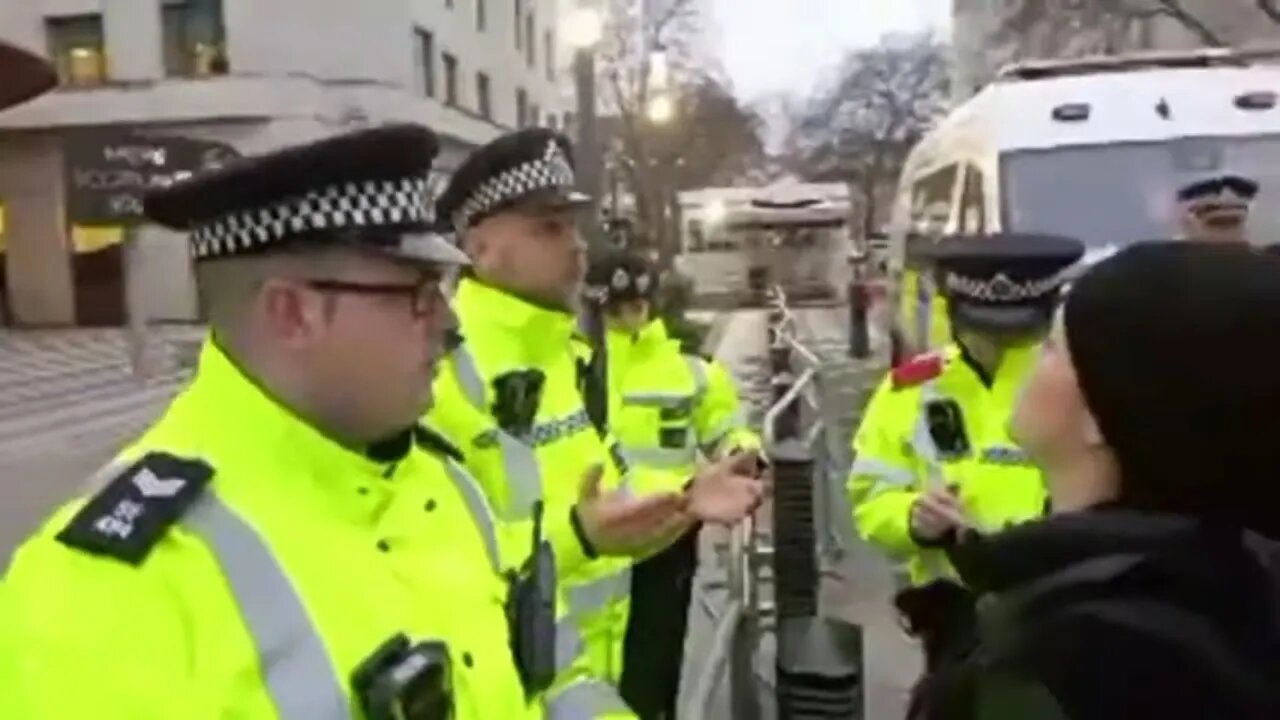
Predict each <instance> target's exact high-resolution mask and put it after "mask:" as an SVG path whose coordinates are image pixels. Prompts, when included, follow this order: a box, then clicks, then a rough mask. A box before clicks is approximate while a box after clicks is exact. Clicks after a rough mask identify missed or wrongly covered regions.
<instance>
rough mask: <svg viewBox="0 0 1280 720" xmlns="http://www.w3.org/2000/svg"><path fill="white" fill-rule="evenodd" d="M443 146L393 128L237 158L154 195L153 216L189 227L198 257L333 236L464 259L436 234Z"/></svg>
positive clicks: (412, 128)
mask: <svg viewBox="0 0 1280 720" xmlns="http://www.w3.org/2000/svg"><path fill="white" fill-rule="evenodd" d="M438 150H439V143H438V141H437V139H436V136H435V133H433V132H431V131H430V130H428V129H427V128H425V127H422V126H419V125H386V126H383V127H378V128H372V129H367V130H359V131H356V132H352V133H348V134H344V135H337V136H334V137H331V138H327V139H324V140H320V141H318V142H313V143H310V144H307V145H299V146H294V147H289V148H285V149H283V150H279V151H276V152H272V153H268V154H265V155H258V156H251V157H245V158H240V159H237V160H234V161H232V162H229V163H227V164H226V165H224V166H222V167H220V168H217V169H215V170H212V171H210V172H207V173H200V174H198V175H196V176H194V177H191V178H188V179H185V180H182V181H179V182H176V183H174V184H172V185H170V186H169V187H167V188H163V189H161V190H156V191H154V192H151V193H148V195H147V196H146V198H145V199H144V205H143V207H144V211H145V214H146V217H147V218H149V219H151V220H153V221H155V222H158V223H160V224H162V225H165V226H168V227H171V228H174V229H179V230H186V231H189V232H190V233H191V242H192V245H193V246H194V249H195V256H196V258H197V259H210V258H219V257H229V256H237V255H246V254H250V253H254V252H261V251H263V250H269V249H272V248H278V247H282V246H283V245H285V244H286V243H292V242H332V241H333V240H334V239H335V236H340V237H341V238H342V239H343V241H347V242H350V243H351V244H352V245H353V246H356V247H367V248H369V249H375V250H379V251H383V252H387V253H389V254H392V255H395V256H398V257H404V258H407V259H410V260H419V261H424V262H433V263H444V264H465V263H466V262H467V259H466V256H465V255H464V254H463V253H462V251H460V250H458V249H457V248H456V247H454V246H453V244H452V243H450V242H449V241H447V240H446V239H444V238H443V237H441V236H440V235H439V234H437V233H436V232H434V230H433V227H434V218H433V217H432V198H431V197H430V193H429V190H428V179H427V174H428V173H429V172H430V170H431V163H432V162H433V161H434V160H435V157H436V153H437V152H438Z"/></svg>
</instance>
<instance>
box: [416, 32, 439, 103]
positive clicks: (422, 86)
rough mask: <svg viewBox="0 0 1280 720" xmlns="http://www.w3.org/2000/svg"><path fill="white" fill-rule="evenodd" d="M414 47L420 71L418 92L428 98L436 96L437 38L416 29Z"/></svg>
mask: <svg viewBox="0 0 1280 720" xmlns="http://www.w3.org/2000/svg"><path fill="white" fill-rule="evenodd" d="M413 45H414V48H413V50H414V55H415V56H416V57H415V62H414V64H415V66H416V68H417V71H418V90H419V91H420V92H421V93H422V94H423V95H426V96H427V97H435V96H436V38H435V36H434V35H432V34H431V32H430V31H429V30H423V29H422V28H414V30H413Z"/></svg>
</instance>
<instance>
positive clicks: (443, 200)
mask: <svg viewBox="0 0 1280 720" xmlns="http://www.w3.org/2000/svg"><path fill="white" fill-rule="evenodd" d="M576 184H577V178H576V176H575V174H574V167H573V150H572V146H571V145H570V143H569V140H568V138H566V137H565V136H564V135H561V134H560V133H558V132H556V131H554V130H548V129H546V128H528V129H526V130H518V131H516V132H513V133H508V134H506V135H503V136H501V137H499V138H498V139H496V140H494V141H493V142H491V143H489V144H488V145H485V146H483V147H481V148H479V149H477V150H476V151H475V152H473V153H471V155H470V156H469V157H468V158H467V159H466V161H465V162H463V163H462V167H460V168H458V171H457V172H455V173H454V174H453V177H452V178H450V180H449V185H448V187H446V188H445V191H444V193H443V194H442V195H441V196H440V200H439V202H438V203H437V204H436V214H437V215H439V217H440V221H441V222H442V223H443V224H445V225H446V226H448V227H449V228H451V229H452V230H453V231H455V232H459V233H461V232H466V229H467V228H469V227H471V226H472V225H475V224H476V223H478V222H480V221H481V220H483V219H485V218H486V217H488V216H490V215H493V214H494V213H498V212H501V211H503V210H506V209H508V208H512V207H515V206H526V205H535V204H537V205H541V206H546V207H551V208H569V207H578V206H582V205H586V204H587V203H589V202H590V200H591V198H590V197H589V196H587V195H585V194H583V193H581V192H578V190H577V189H575V186H576Z"/></svg>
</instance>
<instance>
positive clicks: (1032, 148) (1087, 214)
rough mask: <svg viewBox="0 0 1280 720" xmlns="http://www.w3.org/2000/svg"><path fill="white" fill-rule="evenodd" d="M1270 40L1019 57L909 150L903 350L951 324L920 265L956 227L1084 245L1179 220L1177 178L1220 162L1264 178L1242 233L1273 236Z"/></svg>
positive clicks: (903, 203) (901, 280)
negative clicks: (1244, 45)
mask: <svg viewBox="0 0 1280 720" xmlns="http://www.w3.org/2000/svg"><path fill="white" fill-rule="evenodd" d="M1277 60H1280V50H1277V49H1253V50H1250V49H1243V50H1234V49H1211V50H1199V51H1192V52H1181V53H1143V54H1137V55H1128V56H1116V57H1104V58H1085V59H1075V60H1062V61H1034V62H1026V63H1021V64H1017V65H1014V66H1011V67H1008V68H1006V69H1004V70H1002V71H1001V72H1000V74H999V75H998V77H997V79H996V80H995V81H994V82H993V83H992V84H991V85H989V86H988V87H987V88H985V89H984V90H983V91H982V92H980V93H979V94H978V95H976V96H974V97H973V98H971V99H970V100H968V101H967V102H965V103H964V104H962V105H960V106H959V107H957V108H956V109H955V110H953V111H952V112H951V113H950V114H949V115H948V116H947V117H946V118H944V119H943V120H942V121H941V122H940V123H939V124H938V126H937V127H936V128H935V129H934V130H933V131H931V132H930V133H929V134H928V135H926V136H925V137H924V139H923V140H921V142H920V143H919V144H918V145H917V146H916V147H915V148H914V149H913V150H912V151H911V153H910V154H909V155H908V158H907V162H906V164H905V166H904V170H903V173H902V176H901V178H900V180H899V183H898V190H897V194H896V197H895V199H894V208H893V218H892V221H891V225H890V233H889V235H890V249H889V258H890V259H889V266H890V276H891V282H890V290H889V292H890V300H891V302H892V303H893V306H894V307H895V308H896V309H897V311H896V313H895V324H896V327H895V328H894V331H895V333H896V334H898V336H899V337H900V338H901V339H902V341H903V342H904V343H905V345H906V346H907V347H908V348H909V350H910V351H911V352H917V351H921V350H924V349H927V348H934V347H939V346H941V345H943V344H945V343H946V342H949V340H950V331H949V329H948V328H947V324H946V318H945V313H944V312H943V311H942V306H941V302H940V301H939V299H938V297H937V293H936V290H935V288H934V287H933V285H932V282H931V279H930V277H929V272H927V268H926V267H925V264H924V261H923V257H925V256H927V253H926V252H923V251H926V250H927V249H928V245H929V244H931V243H933V242H935V241H936V240H937V239H938V238H939V237H941V236H942V235H945V234H949V233H992V232H1000V231H1007V232H1033V233H1051V234H1056V235H1066V236H1069V237H1074V238H1077V239H1079V240H1081V241H1083V242H1084V243H1085V244H1086V246H1087V247H1088V250H1089V254H1088V255H1087V256H1086V257H1087V258H1094V257H1103V256H1105V255H1107V254H1109V253H1110V252H1114V250H1115V249H1116V248H1117V247H1119V246H1121V245H1124V244H1127V243H1131V242H1135V241H1138V240H1145V239H1155V238H1169V237H1174V236H1176V235H1177V233H1178V224H1177V212H1176V210H1177V200H1176V194H1177V190H1178V188H1180V187H1182V186H1183V185H1186V184H1187V183H1188V182H1191V181H1194V180H1196V179H1199V178H1205V177H1210V176H1215V175H1220V174H1226V173H1231V174H1237V175H1243V176H1245V177H1250V178H1253V179H1255V180H1256V181H1258V183H1259V184H1260V185H1261V191H1260V192H1259V194H1258V197H1257V199H1256V201H1255V204H1254V211H1253V212H1252V213H1251V215H1250V225H1249V228H1248V234H1249V236H1250V238H1252V239H1253V240H1254V242H1257V243H1258V244H1268V243H1270V242H1274V241H1275V239H1280V212H1277V211H1280V109H1277V107H1276V106H1277V90H1280V66H1278V65H1276V64H1273V63H1275V62H1276V61H1277Z"/></svg>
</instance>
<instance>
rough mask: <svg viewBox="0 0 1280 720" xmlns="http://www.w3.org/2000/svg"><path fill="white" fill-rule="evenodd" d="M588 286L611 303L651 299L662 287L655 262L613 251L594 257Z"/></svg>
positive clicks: (596, 295)
mask: <svg viewBox="0 0 1280 720" xmlns="http://www.w3.org/2000/svg"><path fill="white" fill-rule="evenodd" d="M587 289H588V291H589V292H590V293H591V295H592V296H593V297H595V298H596V299H597V300H603V301H604V302H606V303H609V304H612V303H621V302H628V301H631V300H648V299H650V298H652V297H653V294H654V293H655V292H657V290H658V274H657V272H655V270H654V268H653V265H652V263H650V262H648V261H647V260H645V259H644V258H642V257H640V256H639V255H635V254H633V253H625V252H612V253H609V254H608V255H604V256H603V257H600V258H597V259H594V260H592V262H591V265H590V267H589V268H588V269H587Z"/></svg>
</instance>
